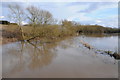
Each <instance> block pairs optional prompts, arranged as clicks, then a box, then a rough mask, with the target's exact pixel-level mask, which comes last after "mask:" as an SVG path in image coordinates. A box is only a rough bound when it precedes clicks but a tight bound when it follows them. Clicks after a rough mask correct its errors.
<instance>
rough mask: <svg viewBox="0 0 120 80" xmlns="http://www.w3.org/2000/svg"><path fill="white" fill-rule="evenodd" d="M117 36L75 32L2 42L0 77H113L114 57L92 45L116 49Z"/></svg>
mask: <svg viewBox="0 0 120 80" xmlns="http://www.w3.org/2000/svg"><path fill="white" fill-rule="evenodd" d="M117 37H118V36H85V35H83V36H78V37H71V38H69V39H66V40H63V41H60V42H54V43H53V42H52V43H41V42H40V41H37V42H29V43H28V42H14V43H10V44H5V45H3V46H2V59H3V60H2V63H3V69H2V70H3V73H2V75H3V77H7V78H117V77H118V64H117V61H116V60H115V59H114V58H113V57H110V56H109V55H104V54H97V53H95V52H94V50H93V49H88V48H86V47H84V46H83V44H81V43H80V40H84V41H85V42H87V43H89V44H90V45H92V46H93V47H94V48H95V49H101V50H111V51H116V49H117V48H118V46H117V45H118V43H117V41H118V38H117Z"/></svg>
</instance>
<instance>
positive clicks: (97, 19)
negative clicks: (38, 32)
mask: <svg viewBox="0 0 120 80" xmlns="http://www.w3.org/2000/svg"><path fill="white" fill-rule="evenodd" d="M15 3H17V4H20V5H21V6H22V7H23V8H26V7H27V6H29V5H34V6H36V7H39V8H41V9H45V10H48V11H50V12H51V13H52V14H53V17H54V18H56V19H58V20H63V19H67V20H70V21H77V22H80V23H81V24H99V25H103V26H108V27H118V2H77V1H76V2H15ZM15 3H14V2H2V6H0V8H2V12H1V11H0V13H2V14H0V20H9V19H8V17H7V15H8V13H9V12H8V8H7V7H6V5H7V4H15ZM11 21H12V20H11ZM24 23H25V22H24Z"/></svg>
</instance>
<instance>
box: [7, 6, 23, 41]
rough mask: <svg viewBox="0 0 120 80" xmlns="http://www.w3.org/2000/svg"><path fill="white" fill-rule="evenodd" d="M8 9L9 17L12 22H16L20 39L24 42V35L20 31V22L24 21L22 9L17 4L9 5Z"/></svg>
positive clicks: (21, 30)
mask: <svg viewBox="0 0 120 80" xmlns="http://www.w3.org/2000/svg"><path fill="white" fill-rule="evenodd" d="M8 8H9V10H10V14H9V17H10V19H11V20H12V21H14V22H16V23H17V24H18V27H19V30H20V33H21V38H22V40H24V34H23V29H22V26H21V25H22V21H23V20H24V19H25V17H24V12H23V9H22V8H21V6H20V5H18V4H9V5H8Z"/></svg>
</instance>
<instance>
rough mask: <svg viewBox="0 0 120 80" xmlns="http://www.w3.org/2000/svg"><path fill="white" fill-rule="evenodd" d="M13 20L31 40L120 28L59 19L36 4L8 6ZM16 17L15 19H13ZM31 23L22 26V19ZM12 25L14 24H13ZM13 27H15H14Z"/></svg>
mask: <svg viewBox="0 0 120 80" xmlns="http://www.w3.org/2000/svg"><path fill="white" fill-rule="evenodd" d="M8 7H9V9H10V11H11V14H10V17H11V19H12V20H15V22H16V23H18V27H15V30H16V28H18V31H19V33H21V34H20V35H21V38H20V39H21V40H31V39H35V38H47V39H57V38H63V37H66V36H73V35H76V34H77V35H79V34H81V33H119V32H120V29H117V28H108V27H103V26H100V25H81V24H80V23H77V22H75V21H68V20H62V21H61V22H59V21H58V20H56V19H54V18H53V15H52V14H51V13H50V12H49V11H46V10H42V9H39V8H38V7H35V6H29V7H27V8H26V9H25V10H23V9H22V8H21V6H19V5H9V6H8ZM13 18H14V19H13ZM25 20H26V21H28V22H29V24H28V25H26V26H24V27H23V26H21V23H22V21H25ZM11 27H12V26H11ZM12 29H13V28H12Z"/></svg>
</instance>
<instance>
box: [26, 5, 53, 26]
mask: <svg viewBox="0 0 120 80" xmlns="http://www.w3.org/2000/svg"><path fill="white" fill-rule="evenodd" d="M27 11H28V13H29V15H28V19H29V21H30V23H31V24H34V25H38V24H51V23H52V21H53V17H52V14H51V13H50V12H49V11H46V10H42V9H39V8H37V7H35V6H30V7H28V8H27Z"/></svg>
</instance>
